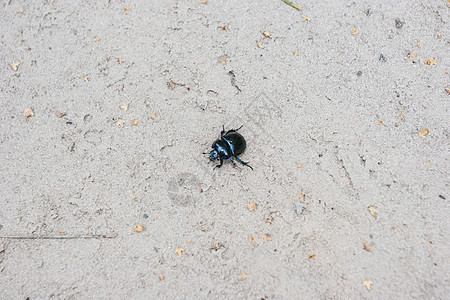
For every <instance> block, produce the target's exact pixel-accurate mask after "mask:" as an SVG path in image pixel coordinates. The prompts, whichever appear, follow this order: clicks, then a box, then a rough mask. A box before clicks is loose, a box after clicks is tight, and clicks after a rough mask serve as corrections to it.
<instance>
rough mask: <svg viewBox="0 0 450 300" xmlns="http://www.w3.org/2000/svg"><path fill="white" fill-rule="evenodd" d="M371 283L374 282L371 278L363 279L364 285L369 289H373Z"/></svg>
mask: <svg viewBox="0 0 450 300" xmlns="http://www.w3.org/2000/svg"><path fill="white" fill-rule="evenodd" d="M371 284H373V282H372V281H370V280H364V281H363V285H364V286H365V287H366V288H367V290H369V291H370V290H371V289H372V288H371V287H370V285H371Z"/></svg>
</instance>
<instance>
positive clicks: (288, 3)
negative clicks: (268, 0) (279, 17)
mask: <svg viewBox="0 0 450 300" xmlns="http://www.w3.org/2000/svg"><path fill="white" fill-rule="evenodd" d="M283 2H284V3H286V4H287V5H290V6H292V7H293V8H296V9H298V10H300V9H302V8H301V7H300V6H298V5H297V4H295V3H292V2H289V1H288V0H283Z"/></svg>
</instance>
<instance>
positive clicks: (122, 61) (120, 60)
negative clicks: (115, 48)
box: [117, 57, 126, 65]
mask: <svg viewBox="0 0 450 300" xmlns="http://www.w3.org/2000/svg"><path fill="white" fill-rule="evenodd" d="M117 61H118V62H119V65H121V64H123V63H124V62H126V60H124V59H123V58H122V57H119V59H118V60H117Z"/></svg>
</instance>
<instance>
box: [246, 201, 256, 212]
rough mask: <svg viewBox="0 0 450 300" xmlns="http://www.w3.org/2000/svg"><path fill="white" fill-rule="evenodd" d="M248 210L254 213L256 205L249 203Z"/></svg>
mask: <svg viewBox="0 0 450 300" xmlns="http://www.w3.org/2000/svg"><path fill="white" fill-rule="evenodd" d="M247 208H248V210H249V211H253V210H255V208H256V203H254V202H253V203H249V204H248V205H247Z"/></svg>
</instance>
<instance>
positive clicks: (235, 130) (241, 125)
mask: <svg viewBox="0 0 450 300" xmlns="http://www.w3.org/2000/svg"><path fill="white" fill-rule="evenodd" d="M242 126H244V125H241V127H239V128H238V129H235V130H234V131H238V130H239V129H241V128H242Z"/></svg>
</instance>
